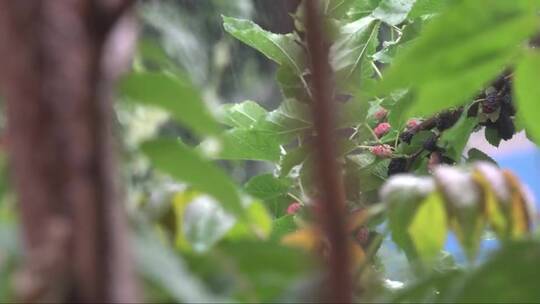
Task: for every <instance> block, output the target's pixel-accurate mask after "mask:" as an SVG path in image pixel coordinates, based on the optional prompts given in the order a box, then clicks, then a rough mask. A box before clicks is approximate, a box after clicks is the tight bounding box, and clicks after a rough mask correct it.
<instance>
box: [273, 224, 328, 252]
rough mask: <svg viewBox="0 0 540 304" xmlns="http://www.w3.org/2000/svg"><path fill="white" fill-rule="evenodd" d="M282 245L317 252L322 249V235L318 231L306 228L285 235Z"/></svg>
mask: <svg viewBox="0 0 540 304" xmlns="http://www.w3.org/2000/svg"><path fill="white" fill-rule="evenodd" d="M281 243H282V244H283V245H287V246H291V247H297V248H302V249H305V250H308V251H317V250H319V249H320V248H321V244H322V235H321V233H320V231H318V229H315V228H313V227H305V228H300V229H298V230H296V231H294V232H291V233H289V234H286V235H284V236H283V238H281Z"/></svg>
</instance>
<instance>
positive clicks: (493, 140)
mask: <svg viewBox="0 0 540 304" xmlns="http://www.w3.org/2000/svg"><path fill="white" fill-rule="evenodd" d="M484 136H485V137H486V140H487V142H488V143H490V144H491V145H492V146H495V147H498V146H499V144H500V143H501V140H502V138H501V137H500V136H499V132H498V131H497V129H496V128H484Z"/></svg>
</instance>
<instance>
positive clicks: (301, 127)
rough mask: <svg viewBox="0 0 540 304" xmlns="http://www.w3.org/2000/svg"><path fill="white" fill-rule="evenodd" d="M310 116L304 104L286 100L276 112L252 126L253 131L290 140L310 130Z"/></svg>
mask: <svg viewBox="0 0 540 304" xmlns="http://www.w3.org/2000/svg"><path fill="white" fill-rule="evenodd" d="M310 115H311V114H310V110H309V107H308V106H307V105H306V104H303V103H300V102H298V101H296V100H294V99H286V100H284V101H283V102H282V103H281V105H280V106H279V107H278V108H277V109H276V110H274V111H272V112H270V113H269V114H268V115H267V116H266V117H265V118H264V119H261V120H259V121H258V122H257V123H256V124H255V125H253V129H255V130H260V131H265V132H271V133H276V134H278V135H281V136H283V138H284V139H285V140H290V139H291V137H292V136H296V135H298V134H299V133H301V132H304V131H306V130H308V129H309V128H311V116H310Z"/></svg>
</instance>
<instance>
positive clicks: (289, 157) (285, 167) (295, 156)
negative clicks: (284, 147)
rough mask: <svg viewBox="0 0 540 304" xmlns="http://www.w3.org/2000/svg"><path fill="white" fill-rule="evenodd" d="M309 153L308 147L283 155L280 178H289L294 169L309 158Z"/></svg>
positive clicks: (280, 160)
mask: <svg viewBox="0 0 540 304" xmlns="http://www.w3.org/2000/svg"><path fill="white" fill-rule="evenodd" d="M308 152H309V149H308V148H307V147H306V146H300V147H297V148H294V149H290V150H288V151H287V152H286V153H285V154H282V155H281V157H280V159H279V176H280V177H284V176H287V175H288V174H289V173H290V172H291V170H292V169H293V168H294V167H296V166H298V165H300V164H301V163H302V162H303V161H304V160H305V159H306V158H307V155H308Z"/></svg>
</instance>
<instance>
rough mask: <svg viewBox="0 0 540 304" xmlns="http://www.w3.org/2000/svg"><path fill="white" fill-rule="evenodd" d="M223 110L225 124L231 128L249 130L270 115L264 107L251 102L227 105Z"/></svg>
mask: <svg viewBox="0 0 540 304" xmlns="http://www.w3.org/2000/svg"><path fill="white" fill-rule="evenodd" d="M223 108H224V115H223V118H222V120H223V122H224V123H225V124H227V125H229V126H231V127H236V128H243V129H249V128H250V127H251V126H252V125H253V124H255V123H256V122H257V121H259V120H261V119H263V118H264V117H265V116H266V115H267V114H268V112H267V111H266V110H265V109H264V108H263V107H261V106H260V105H259V104H258V103H256V102H254V101H251V100H248V101H244V102H242V103H237V104H227V105H225V106H224V107H223Z"/></svg>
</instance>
